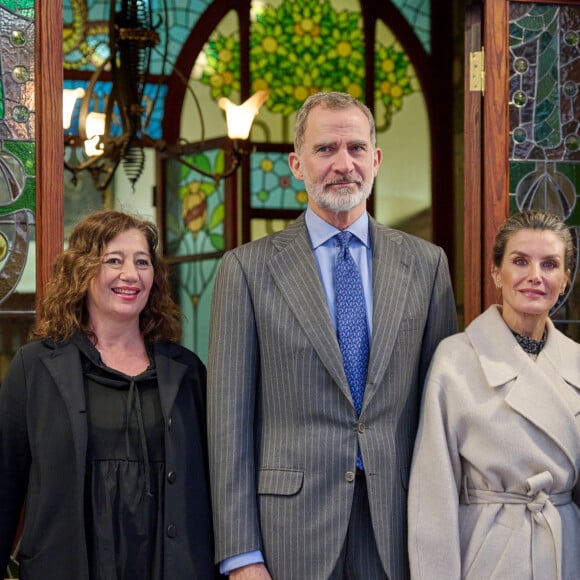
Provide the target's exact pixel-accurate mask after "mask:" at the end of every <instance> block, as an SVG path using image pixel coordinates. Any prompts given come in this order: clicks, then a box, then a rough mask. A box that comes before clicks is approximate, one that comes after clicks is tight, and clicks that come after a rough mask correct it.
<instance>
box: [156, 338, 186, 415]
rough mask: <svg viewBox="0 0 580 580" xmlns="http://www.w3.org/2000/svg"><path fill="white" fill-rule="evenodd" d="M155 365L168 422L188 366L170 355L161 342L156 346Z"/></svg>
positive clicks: (164, 413)
mask: <svg viewBox="0 0 580 580" xmlns="http://www.w3.org/2000/svg"><path fill="white" fill-rule="evenodd" d="M155 367H156V369H157V383H158V384H159V398H160V400H161V409H162V411H163V416H164V417H165V421H166V422H167V421H168V419H169V417H170V416H171V409H172V408H173V405H174V403H175V398H176V397H177V393H178V391H179V386H180V385H181V383H182V381H183V377H184V376H185V373H186V372H187V366H186V365H184V364H182V363H180V362H177V361H176V360H174V359H172V358H171V357H170V356H168V354H167V353H166V352H165V349H164V348H163V345H161V344H160V345H156V346H155Z"/></svg>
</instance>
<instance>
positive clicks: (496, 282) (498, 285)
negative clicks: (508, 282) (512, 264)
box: [495, 280, 501, 290]
mask: <svg viewBox="0 0 580 580" xmlns="http://www.w3.org/2000/svg"><path fill="white" fill-rule="evenodd" d="M495 287H496V288H497V289H498V290H499V289H500V288H501V282H500V281H499V280H496V281H495Z"/></svg>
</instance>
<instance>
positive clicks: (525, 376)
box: [466, 306, 580, 475]
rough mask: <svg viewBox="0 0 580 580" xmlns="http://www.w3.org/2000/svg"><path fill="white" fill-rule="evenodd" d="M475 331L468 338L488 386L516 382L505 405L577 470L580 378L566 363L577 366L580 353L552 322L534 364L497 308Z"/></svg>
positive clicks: (493, 308) (487, 312) (484, 316)
mask: <svg viewBox="0 0 580 580" xmlns="http://www.w3.org/2000/svg"><path fill="white" fill-rule="evenodd" d="M471 326H472V328H468V329H467V330H466V332H467V333H468V335H469V337H470V339H471V340H472V343H473V344H474V347H475V348H476V351H477V352H478V355H479V358H480V361H481V364H482V368H483V370H484V373H485V374H486V377H487V379H488V383H489V384H490V386H491V387H499V386H501V385H504V384H507V383H508V382H510V381H513V384H511V385H510V387H509V391H508V393H507V395H506V398H505V401H506V403H507V404H508V405H510V407H511V408H512V409H513V410H514V411H515V412H516V413H518V414H519V415H521V416H522V417H525V418H526V419H527V420H528V421H529V422H530V423H532V424H533V425H535V427H537V428H538V429H540V430H541V431H543V432H544V433H545V434H546V435H547V436H548V437H549V438H550V439H552V440H553V441H554V442H555V443H556V444H557V445H558V446H559V447H560V448H561V449H562V451H563V452H564V453H565V454H566V456H567V457H568V458H569V459H570V462H571V464H572V466H573V468H574V469H575V470H576V469H577V468H576V454H577V449H578V440H579V437H580V433H579V425H578V422H577V419H576V416H577V415H578V412H579V406H580V398H579V397H572V396H571V394H572V393H571V390H570V389H571V387H570V384H572V385H574V386H575V387H576V388H578V387H579V385H580V373H579V371H578V370H572V369H571V367H570V366H569V364H568V363H564V360H566V361H568V360H575V361H576V366H578V362H577V361H578V348H577V347H572V346H571V345H570V344H569V343H568V342H567V341H568V339H566V338H565V337H564V336H563V335H562V334H561V333H559V332H558V331H557V330H556V329H555V327H554V325H553V324H552V323H551V321H548V340H547V342H546V346H545V347H544V349H543V351H542V352H541V353H540V355H539V356H538V359H537V361H535V362H534V361H533V360H532V359H530V357H529V356H528V355H527V354H526V353H525V352H524V351H523V350H522V348H521V347H520V346H519V345H518V343H517V342H516V340H515V338H514V337H513V336H512V334H511V332H510V330H509V328H508V327H507V326H506V325H505V323H504V322H503V320H502V318H501V315H500V313H499V310H498V309H497V307H495V306H492V307H490V308H489V309H488V310H487V311H486V312H485V313H484V315H482V317H481V320H480V321H479V322H478V323H477V324H475V325H471ZM566 375H567V376H566ZM571 401H575V404H572V405H571ZM576 475H577V474H576Z"/></svg>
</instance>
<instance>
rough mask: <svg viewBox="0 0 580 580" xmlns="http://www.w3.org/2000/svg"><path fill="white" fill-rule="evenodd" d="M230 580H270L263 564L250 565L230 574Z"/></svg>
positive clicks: (270, 577)
mask: <svg viewBox="0 0 580 580" xmlns="http://www.w3.org/2000/svg"><path fill="white" fill-rule="evenodd" d="M230 578H231V580H272V576H270V573H269V572H268V569H267V568H266V566H264V564H250V565H249V566H242V567H241V568H236V569H235V570H232V571H231V572H230Z"/></svg>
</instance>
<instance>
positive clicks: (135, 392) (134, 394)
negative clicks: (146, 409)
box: [125, 379, 153, 497]
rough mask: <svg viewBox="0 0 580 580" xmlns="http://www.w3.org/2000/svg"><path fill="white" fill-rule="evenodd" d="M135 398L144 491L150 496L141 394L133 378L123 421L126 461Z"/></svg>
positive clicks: (128, 457) (147, 453) (149, 477)
mask: <svg viewBox="0 0 580 580" xmlns="http://www.w3.org/2000/svg"><path fill="white" fill-rule="evenodd" d="M133 400H135V414H136V415H137V427H138V430H139V440H140V443H141V452H142V453H143V466H144V468H145V491H146V492H147V495H148V496H149V497H151V496H152V495H153V494H152V493H151V467H150V465H149V450H148V449H147V437H146V436H145V425H144V423H143V411H142V408H141V396H140V395H139V389H138V388H137V385H136V383H135V380H134V379H131V382H130V383H129V394H128V396H127V415H126V421H125V448H126V452H127V461H129V460H130V458H131V445H130V437H129V425H130V422H131V410H132V407H133Z"/></svg>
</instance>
